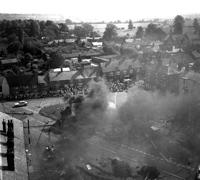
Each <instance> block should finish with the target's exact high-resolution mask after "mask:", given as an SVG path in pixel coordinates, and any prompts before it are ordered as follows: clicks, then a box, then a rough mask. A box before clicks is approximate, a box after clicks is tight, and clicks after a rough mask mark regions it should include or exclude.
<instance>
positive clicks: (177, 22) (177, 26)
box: [173, 15, 185, 34]
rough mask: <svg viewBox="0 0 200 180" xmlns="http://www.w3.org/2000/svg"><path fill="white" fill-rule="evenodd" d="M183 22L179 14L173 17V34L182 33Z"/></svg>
mask: <svg viewBox="0 0 200 180" xmlns="http://www.w3.org/2000/svg"><path fill="white" fill-rule="evenodd" d="M184 22H185V20H184V18H183V17H182V16H180V15H177V16H176V17H175V18H174V24H173V27H174V34H182V33H183V26H184Z"/></svg>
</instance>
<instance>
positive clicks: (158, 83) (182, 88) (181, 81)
mask: <svg viewBox="0 0 200 180" xmlns="http://www.w3.org/2000/svg"><path fill="white" fill-rule="evenodd" d="M144 81H145V83H144V85H145V88H146V89H148V90H160V91H161V92H166V91H168V92H171V93H175V94H179V93H192V92H200V74H199V73H196V72H194V71H192V70H190V69H189V71H186V70H185V67H182V69H181V70H178V66H176V65H175V64H169V65H167V66H163V65H162V66H159V67H158V66H148V67H146V69H145V79H144Z"/></svg>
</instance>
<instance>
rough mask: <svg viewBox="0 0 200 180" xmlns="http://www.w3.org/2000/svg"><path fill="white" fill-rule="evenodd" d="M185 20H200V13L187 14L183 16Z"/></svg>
mask: <svg viewBox="0 0 200 180" xmlns="http://www.w3.org/2000/svg"><path fill="white" fill-rule="evenodd" d="M183 17H184V18H190V19H194V18H197V19H199V18H200V13H196V14H185V15H183Z"/></svg>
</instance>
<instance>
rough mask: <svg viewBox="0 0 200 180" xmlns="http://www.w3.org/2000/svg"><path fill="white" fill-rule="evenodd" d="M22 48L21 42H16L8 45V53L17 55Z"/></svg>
mask: <svg viewBox="0 0 200 180" xmlns="http://www.w3.org/2000/svg"><path fill="white" fill-rule="evenodd" d="M21 48H22V44H21V43H20V42H19V41H14V42H12V43H10V44H9V45H8V47H7V52H8V53H11V54H17V53H18V52H19V50H20V49H21Z"/></svg>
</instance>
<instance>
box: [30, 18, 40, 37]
mask: <svg viewBox="0 0 200 180" xmlns="http://www.w3.org/2000/svg"><path fill="white" fill-rule="evenodd" d="M30 30H31V34H30V35H31V36H33V37H35V36H39V35H40V24H39V23H38V22H37V21H34V20H31V25H30Z"/></svg>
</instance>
